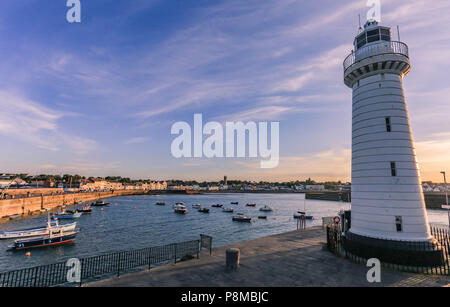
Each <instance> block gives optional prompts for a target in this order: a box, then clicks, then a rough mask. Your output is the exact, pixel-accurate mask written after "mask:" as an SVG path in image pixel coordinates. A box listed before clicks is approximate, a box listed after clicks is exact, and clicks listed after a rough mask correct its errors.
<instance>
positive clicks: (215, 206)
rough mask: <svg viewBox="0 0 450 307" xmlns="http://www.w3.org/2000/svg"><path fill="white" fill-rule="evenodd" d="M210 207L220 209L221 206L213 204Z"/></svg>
mask: <svg viewBox="0 0 450 307" xmlns="http://www.w3.org/2000/svg"><path fill="white" fill-rule="evenodd" d="M211 207H213V208H222V207H223V205H221V204H214V205H212V206H211Z"/></svg>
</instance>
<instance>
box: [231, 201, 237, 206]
mask: <svg viewBox="0 0 450 307" xmlns="http://www.w3.org/2000/svg"><path fill="white" fill-rule="evenodd" d="M231 204H232V205H239V202H238V201H232V202H231Z"/></svg>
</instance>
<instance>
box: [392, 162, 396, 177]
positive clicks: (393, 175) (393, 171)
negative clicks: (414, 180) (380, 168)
mask: <svg viewBox="0 0 450 307" xmlns="http://www.w3.org/2000/svg"><path fill="white" fill-rule="evenodd" d="M391 176H392V177H395V176H397V167H396V165H395V162H391Z"/></svg>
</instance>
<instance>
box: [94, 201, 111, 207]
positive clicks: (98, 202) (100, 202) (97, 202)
mask: <svg viewBox="0 0 450 307" xmlns="http://www.w3.org/2000/svg"><path fill="white" fill-rule="evenodd" d="M91 206H94V207H103V206H109V203H107V202H105V201H103V200H97V201H96V202H95V203H92V204H91Z"/></svg>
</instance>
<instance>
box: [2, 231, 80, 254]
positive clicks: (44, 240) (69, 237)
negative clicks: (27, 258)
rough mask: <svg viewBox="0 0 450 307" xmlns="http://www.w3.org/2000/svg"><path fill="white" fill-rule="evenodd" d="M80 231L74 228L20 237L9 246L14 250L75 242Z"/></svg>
mask: <svg viewBox="0 0 450 307" xmlns="http://www.w3.org/2000/svg"><path fill="white" fill-rule="evenodd" d="M77 234H78V231H76V230H72V231H69V232H64V231H62V230H52V231H50V233H49V234H48V235H45V236H39V237H34V238H28V239H19V240H16V241H14V243H13V244H12V245H11V246H9V248H10V249H12V250H22V249H28V248H36V247H45V246H52V245H60V244H66V243H70V242H73V241H74V240H75V237H76V235H77Z"/></svg>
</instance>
